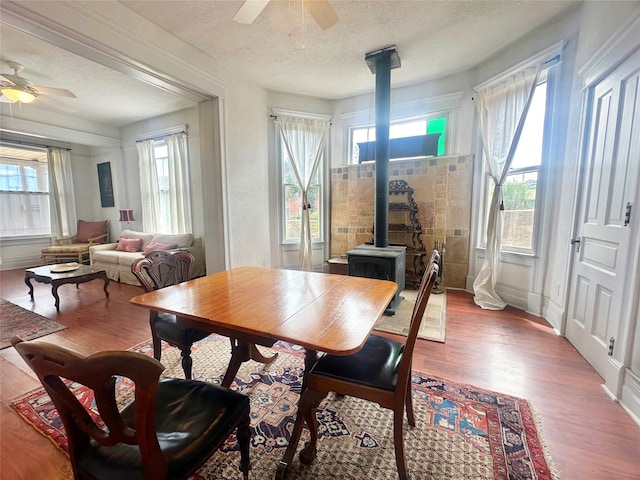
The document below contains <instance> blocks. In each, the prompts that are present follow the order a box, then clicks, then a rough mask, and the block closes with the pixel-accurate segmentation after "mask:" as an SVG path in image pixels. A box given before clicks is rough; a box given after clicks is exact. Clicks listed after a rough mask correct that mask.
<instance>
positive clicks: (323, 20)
mask: <svg viewBox="0 0 640 480" xmlns="http://www.w3.org/2000/svg"><path fill="white" fill-rule="evenodd" d="M304 6H305V7H306V8H307V11H308V12H309V13H310V14H311V16H312V17H313V19H314V20H315V21H316V23H317V24H318V25H319V26H320V28H321V29H322V30H328V29H329V28H331V27H333V26H334V25H335V24H336V22H337V21H338V15H337V14H336V11H335V10H334V9H333V7H332V6H331V4H330V3H329V0H304Z"/></svg>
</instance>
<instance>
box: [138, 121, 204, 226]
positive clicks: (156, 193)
mask: <svg viewBox="0 0 640 480" xmlns="http://www.w3.org/2000/svg"><path fill="white" fill-rule="evenodd" d="M163 140H164V141H165V143H166V145H167V157H166V159H157V158H156V155H155V140H143V141H139V142H138V143H137V144H136V145H137V148H138V159H139V167H140V192H141V195H142V228H143V230H144V231H145V232H162V233H193V228H192V221H191V190H190V187H189V156H188V149H187V135H186V134H184V133H178V134H174V135H168V136H167V137H164V138H163Z"/></svg>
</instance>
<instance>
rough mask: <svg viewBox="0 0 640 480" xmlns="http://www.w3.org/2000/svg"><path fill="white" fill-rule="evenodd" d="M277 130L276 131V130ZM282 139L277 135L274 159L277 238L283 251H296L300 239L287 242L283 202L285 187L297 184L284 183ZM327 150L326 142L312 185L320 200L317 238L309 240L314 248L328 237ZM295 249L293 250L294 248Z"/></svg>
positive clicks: (284, 153) (284, 205) (285, 155)
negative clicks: (275, 159)
mask: <svg viewBox="0 0 640 480" xmlns="http://www.w3.org/2000/svg"><path fill="white" fill-rule="evenodd" d="M276 130H277V129H276ZM282 142H283V140H282V138H281V137H280V134H279V133H277V142H276V145H277V147H276V152H277V154H276V157H277V160H278V161H277V164H278V165H277V172H278V219H279V221H278V223H279V226H278V237H279V241H280V245H283V246H284V247H285V249H296V248H298V247H299V245H300V238H297V239H291V240H288V239H287V237H286V229H287V222H286V218H287V217H286V213H285V210H286V208H287V206H286V201H285V186H286V185H291V186H294V187H298V185H297V183H296V184H292V183H287V184H285V183H284V180H285V178H284V162H285V158H288V157H287V153H286V151H285V148H284V147H283V145H282ZM328 150H329V142H328V141H327V142H326V144H325V147H324V150H323V152H322V158H321V160H320V164H319V165H318V171H317V172H316V176H317V178H318V183H317V184H312V186H313V185H317V186H318V193H319V195H320V199H319V202H318V205H319V208H320V212H319V214H318V228H319V237H318V238H313V237H312V238H311V244H312V245H313V246H314V248H315V247H316V246H320V245H323V244H324V243H325V242H326V241H327V237H328V226H327V223H328V218H329V204H328V203H329V202H328V188H329V185H328V182H329V174H328V172H329V165H328V163H329V160H328ZM294 247H295V248H294Z"/></svg>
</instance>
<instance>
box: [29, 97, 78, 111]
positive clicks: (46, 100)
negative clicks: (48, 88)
mask: <svg viewBox="0 0 640 480" xmlns="http://www.w3.org/2000/svg"><path fill="white" fill-rule="evenodd" d="M74 96H75V95H74ZM36 101H37V102H42V103H46V104H47V105H51V106H52V107H54V108H57V109H58V110H62V111H63V112H67V113H75V112H76V109H75V108H73V107H71V106H69V105H66V104H64V103H62V102H59V101H58V100H55V99H53V98H50V97H47V96H46V95H40V96H38V97H37V98H36Z"/></svg>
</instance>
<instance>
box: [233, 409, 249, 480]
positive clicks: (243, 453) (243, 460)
mask: <svg viewBox="0 0 640 480" xmlns="http://www.w3.org/2000/svg"><path fill="white" fill-rule="evenodd" d="M236 438H237V439H238V445H239V446H240V471H241V472H242V474H243V478H244V480H248V478H249V470H251V462H250V460H249V446H250V441H251V428H250V420H249V412H247V415H246V417H245V418H243V420H242V423H241V424H240V425H238V431H237V432H236Z"/></svg>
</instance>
